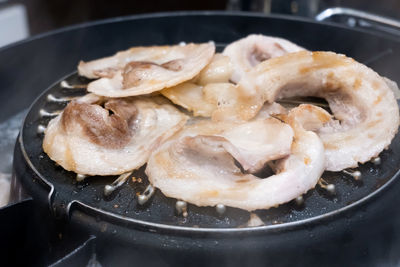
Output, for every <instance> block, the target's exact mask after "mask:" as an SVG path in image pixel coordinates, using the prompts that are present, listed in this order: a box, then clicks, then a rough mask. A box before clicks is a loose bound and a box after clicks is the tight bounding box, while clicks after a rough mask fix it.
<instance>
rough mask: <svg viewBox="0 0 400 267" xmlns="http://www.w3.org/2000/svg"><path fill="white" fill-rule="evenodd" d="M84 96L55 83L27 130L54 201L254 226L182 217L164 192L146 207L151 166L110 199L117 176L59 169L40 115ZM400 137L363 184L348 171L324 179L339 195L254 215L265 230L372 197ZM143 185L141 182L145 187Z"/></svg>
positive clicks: (157, 219)
mask: <svg viewBox="0 0 400 267" xmlns="http://www.w3.org/2000/svg"><path fill="white" fill-rule="evenodd" d="M63 80H64V81H66V82H68V83H69V84H75V85H76V84H86V83H87V82H88V80H86V79H84V78H82V77H79V76H78V75H77V74H76V73H74V74H71V75H69V76H68V77H66V78H65V79H63ZM83 94H85V90H84V89H67V88H63V87H62V86H61V81H59V82H57V83H55V84H54V85H53V86H51V87H50V88H49V89H48V90H47V91H45V92H44V93H43V94H42V95H41V96H40V97H39V98H38V99H37V100H36V102H35V103H34V104H33V105H32V107H31V109H30V111H29V113H28V115H27V117H26V120H25V123H24V126H23V131H22V143H23V149H24V150H25V152H26V155H28V157H29V160H30V161H31V163H32V164H33V166H34V167H35V168H36V170H37V172H38V173H40V175H41V176H42V177H44V178H45V179H46V180H47V181H49V182H50V183H51V184H52V185H53V186H54V190H55V194H54V196H55V198H57V203H61V204H60V205H63V206H64V207H67V206H68V203H70V202H71V201H73V200H77V201H79V202H81V203H84V204H85V205H87V206H90V207H93V208H95V209H98V212H100V213H101V212H102V211H107V212H110V213H113V214H116V215H120V216H122V217H124V218H130V219H135V220H138V221H145V222H151V223H158V224H164V225H174V226H185V227H198V228H240V227H247V226H248V221H249V218H250V213H249V212H247V211H243V210H240V209H235V208H229V207H227V209H226V212H225V213H224V214H222V215H220V214H218V212H217V211H216V209H215V208H212V207H207V208H205V207H197V206H194V205H191V204H188V207H187V209H188V215H187V217H183V216H182V215H178V214H177V213H176V211H175V203H176V200H175V199H172V198H167V197H165V196H164V195H163V194H162V193H161V192H160V191H159V190H156V192H155V194H154V196H153V197H152V198H151V199H150V200H149V201H148V202H147V203H146V204H144V205H140V204H139V203H138V200H137V195H138V194H140V193H142V192H143V191H144V190H145V188H146V186H147V185H148V180H147V178H146V176H145V174H144V169H145V166H143V167H142V168H141V169H139V170H138V171H135V172H134V174H133V176H134V177H135V178H136V181H134V180H132V179H129V180H128V182H127V183H126V184H125V185H124V186H122V187H121V188H119V189H118V190H116V191H115V192H114V193H113V194H111V195H110V196H108V197H105V196H104V194H103V191H104V186H105V185H106V184H110V183H112V182H113V181H114V180H115V178H116V177H115V176H109V177H101V176H95V177H89V178H87V179H85V180H84V181H82V182H77V181H76V179H75V178H76V174H75V173H73V172H69V171H66V170H64V169H63V168H62V167H60V166H58V165H56V164H55V163H54V162H53V161H52V160H50V158H49V157H48V156H47V155H46V153H44V152H43V149H42V141H43V134H40V133H38V132H37V129H38V127H39V125H47V124H48V122H49V121H50V119H51V117H48V116H41V115H40V110H45V111H47V112H50V113H51V112H54V111H58V110H62V109H63V108H64V107H65V105H66V102H54V101H49V100H48V96H49V95H52V96H54V97H56V98H62V97H66V96H68V97H71V96H79V95H83ZM399 138H400V137H399V135H396V137H395V138H394V140H393V141H392V144H391V146H390V147H389V149H388V150H385V151H383V152H382V153H381V155H380V158H381V164H379V165H374V164H373V163H371V162H369V163H366V164H363V165H361V166H360V167H359V168H358V170H359V171H360V172H361V173H362V180H360V181H356V180H354V178H352V177H351V176H349V175H346V174H344V173H342V172H337V173H333V172H325V173H324V174H323V176H322V177H323V178H324V180H326V181H327V182H328V183H332V184H334V185H335V187H336V194H334V195H332V194H329V193H328V192H327V191H326V190H324V189H322V188H321V187H319V186H318V185H317V186H316V188H315V189H313V190H310V191H309V192H308V193H307V194H305V195H304V196H303V198H304V204H302V205H299V204H298V203H296V202H295V201H292V202H290V203H287V204H284V205H281V206H279V207H278V208H271V209H269V210H260V211H255V212H254V213H255V214H256V215H258V217H259V218H260V219H261V220H262V221H263V223H264V224H265V225H272V224H279V225H284V224H285V223H288V222H295V221H300V220H304V219H309V218H313V217H316V216H319V215H323V214H326V213H329V212H332V211H335V210H338V209H340V208H343V207H345V206H347V205H349V204H351V203H353V202H355V201H357V200H360V199H362V198H364V197H366V196H368V195H369V194H371V193H372V192H374V191H375V190H377V189H378V188H380V187H381V186H382V185H384V184H385V183H386V182H387V181H388V180H389V179H390V178H392V177H393V176H394V175H395V174H396V173H397V172H398V170H399V168H400V164H398V163H399V162H400V153H399V151H400V142H399ZM137 178H141V179H137ZM138 180H139V181H140V180H141V182H139V181H138ZM38 185H39V184H38Z"/></svg>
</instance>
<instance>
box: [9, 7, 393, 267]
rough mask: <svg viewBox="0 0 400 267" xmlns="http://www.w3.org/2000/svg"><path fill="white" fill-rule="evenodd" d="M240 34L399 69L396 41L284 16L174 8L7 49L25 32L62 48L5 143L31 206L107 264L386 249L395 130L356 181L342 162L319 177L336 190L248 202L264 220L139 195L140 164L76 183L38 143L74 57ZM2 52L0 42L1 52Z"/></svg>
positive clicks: (377, 256)
mask: <svg viewBox="0 0 400 267" xmlns="http://www.w3.org/2000/svg"><path fill="white" fill-rule="evenodd" d="M250 33H263V34H266V35H274V36H280V37H283V38H287V39H289V40H291V41H293V42H295V43H297V44H299V45H301V46H303V47H305V48H307V49H310V50H330V51H335V52H339V53H344V54H346V55H348V56H351V57H354V58H355V59H356V60H358V61H360V62H364V63H366V64H367V65H369V66H370V67H372V68H373V69H374V70H376V71H377V72H378V73H380V74H381V75H383V76H387V77H389V78H391V79H393V80H396V78H398V77H400V76H399V74H400V68H399V67H400V66H399V65H400V63H399V62H400V61H398V60H397V59H398V58H399V54H400V42H399V40H397V39H395V38H392V37H389V36H386V35H383V34H378V33H369V32H367V31H364V30H355V29H349V28H346V27H342V26H337V25H333V24H325V23H316V22H311V21H308V20H303V19H295V18H292V17H291V18H288V17H283V16H272V17H264V16H258V15H249V14H226V13H215V12H213V13H209V12H206V13H175V14H159V15H152V16H141V17H131V18H124V19H116V20H109V21H104V22H99V23H93V24H88V25H81V26H77V27H74V28H70V29H65V30H63V31H60V32H57V33H54V34H51V35H48V36H43V37H41V38H38V39H37V40H33V41H31V42H27V43H22V44H20V45H19V46H17V47H15V48H14V50H13V49H9V51H11V50H13V51H17V50H18V48H19V47H24V46H25V47H26V46H28V47H29V46H32V43H35V42H36V45H38V43H42V44H44V47H43V49H41V50H40V51H41V53H43V54H44V55H45V54H46V51H43V50H45V49H46V46H50V45H51V43H53V44H57V45H59V46H60V47H58V48H57V49H56V50H57V51H58V52H60V51H63V52H61V53H59V54H58V53H56V52H54V49H53V50H51V51H50V52H49V54H53V53H54V54H53V55H55V58H54V59H53V60H54V61H55V62H56V63H58V64H62V65H63V66H62V67H59V68H56V69H55V70H49V75H53V76H51V77H48V75H47V76H46V80H47V81H51V82H49V83H48V84H47V86H48V85H49V84H51V83H53V85H51V86H50V87H49V89H47V90H46V91H44V92H43V93H42V94H41V95H40V96H39V97H38V98H37V99H36V100H35V101H34V103H33V104H32V106H31V107H30V109H29V112H28V115H27V117H26V119H25V121H24V124H23V127H22V129H21V132H20V136H19V138H18V141H17V144H16V147H15V155H14V172H15V176H14V178H15V181H16V182H19V183H21V185H22V187H23V189H24V190H25V191H26V192H27V193H28V194H30V195H31V196H32V197H33V198H34V200H35V201H36V202H37V205H38V206H40V207H43V209H48V208H50V214H51V215H50V216H52V217H53V218H54V220H56V221H61V222H64V223H66V224H68V225H72V226H73V227H77V228H79V229H80V230H82V231H83V232H85V233H87V234H92V235H93V236H94V237H92V238H95V239H96V240H100V241H98V245H96V251H97V253H98V257H100V262H102V264H103V262H105V263H107V264H105V263H104V264H105V265H107V266H108V264H111V265H118V266H120V265H124V264H125V265H130V264H129V263H131V262H132V261H136V262H138V263H147V264H157V265H158V264H161V263H162V264H174V265H180V264H188V263H191V264H193V261H194V260H195V262H194V264H198V265H203V264H208V265H220V264H226V265H242V264H255V265H264V264H267V263H268V264H269V265H276V266H285V265H286V264H289V263H293V262H298V263H299V264H301V265H307V264H316V263H318V264H321V263H324V264H325V263H326V265H336V264H340V263H344V262H349V261H354V262H355V263H359V264H364V265H363V266H365V264H368V263H372V262H379V261H380V260H383V259H385V258H388V256H391V255H392V254H393V253H394V252H395V251H398V249H399V247H400V245H399V243H400V240H397V239H396V237H397V236H399V234H400V232H399V230H397V229H396V227H395V225H396V224H398V222H399V221H400V219H399V217H400V216H399V215H400V214H399V212H397V210H396V207H397V204H400V195H399V190H400V184H399V181H398V180H399V178H398V176H399V174H398V172H399V169H400V164H399V163H400V147H399V146H400V141H399V138H400V137H399V135H396V137H395V139H394V140H393V142H392V144H391V146H390V148H389V149H388V150H386V151H384V152H382V153H381V155H380V157H381V164H379V165H374V164H373V163H366V164H363V165H362V166H360V168H359V169H358V170H360V171H361V173H362V180H361V181H355V180H354V179H353V178H352V177H350V176H349V175H347V174H344V173H329V172H325V173H324V174H323V177H324V179H325V180H326V181H328V182H330V183H333V184H335V186H336V192H337V193H336V195H330V194H328V193H327V192H326V191H325V190H324V189H322V188H320V187H318V186H317V187H316V189H315V190H312V191H310V192H308V193H307V194H306V195H305V196H304V200H305V201H304V204H302V205H298V204H296V203H295V202H291V203H288V204H285V205H282V206H280V207H278V208H273V209H270V210H266V211H257V212H255V213H256V214H257V215H258V216H259V217H260V218H261V219H262V220H263V221H264V223H265V225H264V226H259V227H248V226H247V225H246V223H247V221H248V220H249V216H250V215H249V213H248V212H245V211H242V210H239V209H233V208H227V210H226V212H225V213H224V214H222V215H221V214H218V213H217V212H216V210H215V209H214V208H199V207H196V206H193V205H188V216H187V217H183V216H181V215H178V214H177V213H176V211H175V202H176V200H174V199H171V198H166V197H164V196H163V195H162V193H161V192H159V191H158V190H156V193H155V195H154V196H153V198H152V199H150V200H149V201H148V202H147V203H146V204H144V205H140V204H138V202H137V197H136V195H137V193H141V192H143V191H144V189H145V188H146V185H147V183H148V182H147V180H146V177H145V175H144V173H143V170H144V168H142V169H140V170H139V171H137V172H136V173H135V174H134V175H135V177H141V178H142V179H143V182H142V183H137V182H136V183H135V182H133V181H132V180H128V183H127V184H125V185H124V186H123V187H121V188H120V189H118V190H117V191H116V192H114V193H113V194H111V195H110V196H108V197H105V196H104V195H103V190H104V186H105V185H106V184H110V183H111V182H112V181H113V180H114V179H115V178H116V177H89V178H88V179H86V180H84V181H83V182H76V181H75V174H73V173H71V172H67V171H65V170H63V169H62V168H61V167H59V166H57V165H56V164H54V162H52V161H51V160H50V159H49V158H48V157H47V155H46V154H45V153H44V152H43V151H42V148H41V145H42V138H43V134H42V133H41V128H40V127H41V126H45V125H47V123H48V121H49V120H50V118H51V116H50V114H51V113H53V112H57V111H59V110H61V109H62V108H63V107H64V106H65V104H66V102H65V101H61V99H65V98H68V97H74V96H78V95H82V94H84V93H85V92H84V90H81V89H67V88H63V87H62V86H61V82H62V81H67V82H68V83H69V84H84V83H87V82H88V81H87V80H85V79H83V78H81V77H78V76H77V74H76V73H75V72H72V71H73V70H74V69H75V67H76V64H77V62H78V61H79V60H80V59H84V60H90V59H93V58H97V57H102V56H106V55H110V54H113V53H114V52H116V51H117V50H122V49H126V48H128V47H129V46H134V45H155V44H173V43H179V42H181V41H185V42H205V41H208V40H214V41H215V42H216V45H217V48H218V49H219V50H222V49H223V47H224V46H225V45H226V44H227V43H229V42H231V41H233V40H236V39H238V38H241V37H244V36H246V35H247V34H250ZM344 40H345V41H344ZM64 41H65V42H64ZM66 41H68V42H66ZM77 43H78V44H79V45H78V44H77ZM9 51H7V50H6V51H3V54H1V56H3V57H4V54H6V55H7V53H4V52H9ZM46 59H47V61H46V60H44V62H48V56H46ZM56 65H57V64H56ZM45 68H46V69H49V66H45ZM28 69H29V66H28ZM66 70H68V72H69V73H70V74H67V76H65V77H62V75H60V74H66V73H65V71H66ZM60 77H61V79H60ZM397 81H398V82H399V80H397ZM54 82H55V83H54ZM44 88H45V86H43V87H42V88H36V90H35V91H37V92H40V91H42V90H43V89H44ZM49 95H50V97H49ZM11 98H12V97H11ZM370 239H373V242H371V241H369V240H370ZM89 243H90V242H89ZM133 251H136V252H135V253H134V252H133ZM339 252H340V255H338V253H339ZM149 255H150V256H149ZM151 255H156V256H155V257H152V256H151ZM288 255H289V256H288ZM62 264H63V263H62V262H60V263H58V265H60V266H62Z"/></svg>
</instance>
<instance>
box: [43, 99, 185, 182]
mask: <svg viewBox="0 0 400 267" xmlns="http://www.w3.org/2000/svg"><path fill="white" fill-rule="evenodd" d="M86 98H87V99H89V100H91V101H93V100H96V96H94V97H86ZM87 99H86V100H87ZM97 99H99V98H97ZM103 106H104V107H102V106H101V105H99V104H96V103H87V101H72V102H71V103H69V104H68V106H67V107H66V108H65V109H64V111H63V112H62V113H61V114H60V115H59V116H57V117H56V118H54V119H53V120H51V121H50V123H49V125H48V127H47V129H46V132H45V137H44V141H43V150H44V151H45V152H46V153H47V154H48V155H49V157H50V158H51V159H52V160H54V161H55V162H57V163H58V164H60V165H61V166H62V167H63V168H64V169H66V170H69V171H73V172H76V173H79V174H86V175H117V174H122V173H125V172H128V171H131V170H134V169H137V168H139V167H140V166H142V165H143V164H145V163H146V161H147V159H148V157H149V156H150V153H151V152H152V151H153V150H154V149H155V148H156V147H157V146H158V145H159V144H160V143H161V142H162V141H163V140H165V139H166V138H168V137H169V136H171V135H172V134H174V133H175V132H176V131H177V130H179V129H180V128H181V127H182V126H183V125H184V124H185V122H186V120H187V117H186V116H185V115H183V114H182V113H181V112H179V111H178V110H177V109H176V108H174V107H173V106H171V105H170V104H165V103H158V104H157V103H155V101H154V100H150V99H146V98H143V99H133V98H124V99H111V100H106V101H105V102H104V103H103Z"/></svg>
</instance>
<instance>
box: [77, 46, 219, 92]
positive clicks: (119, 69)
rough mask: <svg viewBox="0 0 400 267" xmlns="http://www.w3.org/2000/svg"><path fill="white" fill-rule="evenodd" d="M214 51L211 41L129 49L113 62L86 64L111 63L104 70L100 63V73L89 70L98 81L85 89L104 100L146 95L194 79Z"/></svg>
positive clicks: (116, 56)
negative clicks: (104, 98)
mask: <svg viewBox="0 0 400 267" xmlns="http://www.w3.org/2000/svg"><path fill="white" fill-rule="evenodd" d="M146 49H147V51H146ZM214 52H215V45H214V43H211V42H210V43H204V44H187V45H183V46H181V45H176V46H161V47H148V48H143V47H141V48H132V49H130V50H128V51H124V52H121V54H117V55H115V56H114V57H115V59H112V58H106V59H100V60H98V61H94V62H89V63H86V64H90V65H91V66H92V65H96V64H98V63H99V62H102V60H104V62H111V63H112V64H111V63H110V66H109V67H107V68H105V69H104V67H105V66H104V64H99V66H100V67H101V68H102V70H100V71H99V70H95V71H92V72H93V73H94V74H96V75H97V76H99V77H102V78H100V79H98V80H96V81H93V82H91V83H89V85H88V88H87V90H88V91H89V92H93V93H95V94H97V95H101V96H107V97H126V96H135V95H143V94H149V93H152V92H155V91H159V90H161V89H163V88H168V87H171V86H175V85H177V84H179V83H182V82H185V81H187V80H190V79H192V78H194V77H195V76H196V75H198V74H199V73H200V71H201V70H202V69H203V68H204V67H205V66H206V65H207V64H208V63H209V62H210V61H211V59H212V57H213V55H214ZM146 55H147V56H146ZM106 65H107V64H106ZM82 68H83V67H82V66H81V69H82ZM80 73H84V74H85V75H86V76H90V75H87V74H86V73H91V72H86V71H84V72H83V71H80Z"/></svg>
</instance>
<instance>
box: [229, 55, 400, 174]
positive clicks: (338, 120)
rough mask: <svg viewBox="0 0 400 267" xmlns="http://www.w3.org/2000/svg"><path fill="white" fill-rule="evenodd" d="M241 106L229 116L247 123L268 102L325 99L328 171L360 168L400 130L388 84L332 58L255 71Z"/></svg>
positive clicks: (277, 63)
mask: <svg viewBox="0 0 400 267" xmlns="http://www.w3.org/2000/svg"><path fill="white" fill-rule="evenodd" d="M237 90H238V94H239V95H241V103H240V105H238V107H240V108H237V107H236V109H232V110H230V111H229V112H226V113H225V116H231V115H232V113H231V112H232V111H233V113H234V114H235V116H236V117H238V118H240V119H244V120H248V119H250V118H252V117H254V116H256V114H257V112H258V110H259V109H260V108H261V107H262V106H263V104H264V102H267V103H272V102H274V101H276V100H279V99H282V98H286V97H293V96H316V97H322V98H325V99H326V101H327V102H328V103H329V107H330V109H331V110H332V112H333V115H334V120H332V121H331V122H329V123H328V124H327V125H326V126H324V127H323V128H321V129H319V130H318V133H319V135H320V137H321V139H322V140H323V143H324V147H325V150H326V169H327V170H330V171H340V170H342V169H345V168H351V167H357V165H358V163H364V162H366V161H369V160H370V159H371V158H372V157H375V156H377V155H378V154H379V153H380V152H381V151H382V150H383V149H385V148H387V147H388V146H389V145H390V143H391V140H392V139H393V137H394V136H395V134H396V132H397V129H398V126H399V108H398V105H397V102H396V99H395V97H394V95H393V92H392V90H391V89H390V88H389V87H388V85H387V83H386V82H385V80H384V79H383V78H382V77H380V76H379V75H378V74H377V73H376V72H374V71H373V70H371V69H370V68H368V67H366V66H364V65H362V64H360V63H358V62H356V61H354V60H353V59H351V58H348V57H345V56H344V55H339V54H335V53H333V52H306V51H302V52H297V53H291V54H287V55H284V56H282V57H279V58H273V59H270V60H268V61H266V62H263V63H261V64H259V65H258V66H256V67H255V68H254V69H253V70H252V71H251V72H249V73H248V74H247V75H246V77H244V78H243V79H242V80H241V82H240V84H239V85H238V87H237Z"/></svg>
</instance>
